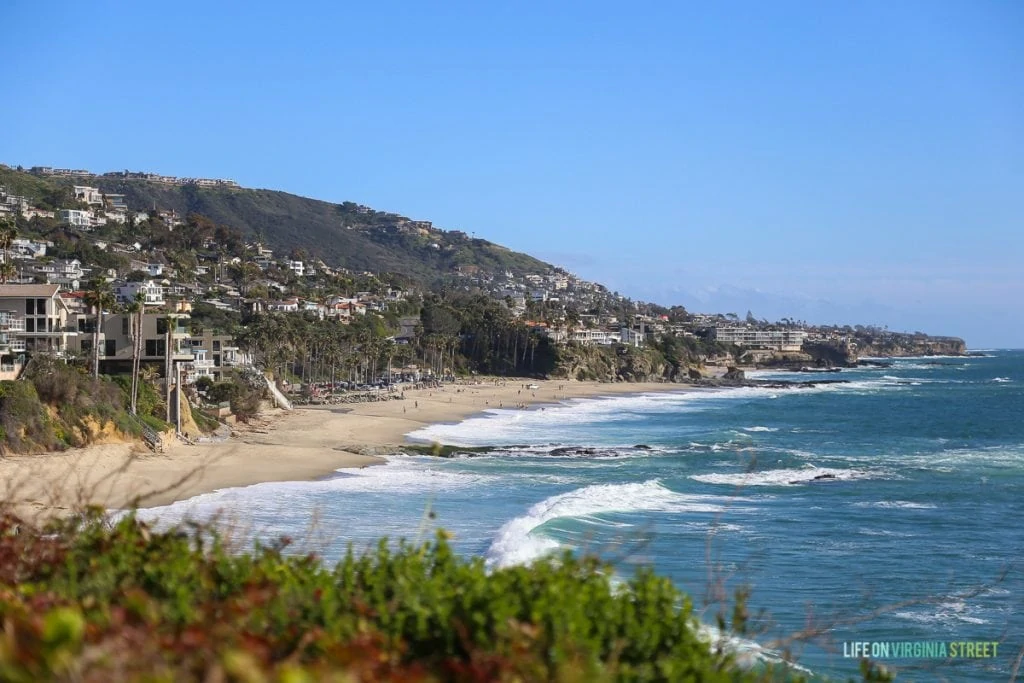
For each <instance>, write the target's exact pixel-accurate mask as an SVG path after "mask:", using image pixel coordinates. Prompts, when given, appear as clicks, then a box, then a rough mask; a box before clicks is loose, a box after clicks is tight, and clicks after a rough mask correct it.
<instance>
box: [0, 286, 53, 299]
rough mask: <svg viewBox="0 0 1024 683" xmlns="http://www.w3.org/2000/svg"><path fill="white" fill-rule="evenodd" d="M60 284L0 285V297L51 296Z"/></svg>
mask: <svg viewBox="0 0 1024 683" xmlns="http://www.w3.org/2000/svg"><path fill="white" fill-rule="evenodd" d="M58 291H60V285H0V297H22V296H53V295H54V294H56V293H57V292H58Z"/></svg>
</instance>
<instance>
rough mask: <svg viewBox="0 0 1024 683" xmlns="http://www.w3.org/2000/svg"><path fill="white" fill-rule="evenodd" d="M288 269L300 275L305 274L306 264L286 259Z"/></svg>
mask: <svg viewBox="0 0 1024 683" xmlns="http://www.w3.org/2000/svg"><path fill="white" fill-rule="evenodd" d="M288 269H289V270H291V271H292V272H293V273H295V274H296V275H298V276H299V277H302V276H304V275H305V274H306V264H304V263H303V262H302V261H288Z"/></svg>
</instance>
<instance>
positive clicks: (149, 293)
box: [114, 280, 166, 306]
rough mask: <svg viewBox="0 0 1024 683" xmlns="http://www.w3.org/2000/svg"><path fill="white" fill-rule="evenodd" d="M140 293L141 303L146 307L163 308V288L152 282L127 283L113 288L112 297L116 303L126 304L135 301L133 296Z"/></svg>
mask: <svg viewBox="0 0 1024 683" xmlns="http://www.w3.org/2000/svg"><path fill="white" fill-rule="evenodd" d="M138 292H142V297H143V301H144V302H145V304H146V305H147V306H163V305H164V304H165V303H166V302H165V301H164V288H163V286H162V285H160V284H159V283H157V282H154V281H153V280H146V281H144V282H127V283H125V284H123V285H119V286H117V287H115V288H114V296H116V297H117V301H118V303H122V304H127V303H131V302H132V301H134V300H135V294H136V293H138Z"/></svg>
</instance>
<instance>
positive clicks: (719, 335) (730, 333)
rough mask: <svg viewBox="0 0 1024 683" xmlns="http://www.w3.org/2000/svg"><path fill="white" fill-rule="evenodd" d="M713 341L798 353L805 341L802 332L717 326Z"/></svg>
mask: <svg viewBox="0 0 1024 683" xmlns="http://www.w3.org/2000/svg"><path fill="white" fill-rule="evenodd" d="M714 339H715V341H720V342H725V343H731V344H736V345H737V346H743V347H745V348H748V349H765V350H773V351H799V350H800V348H801V347H802V346H803V344H804V340H806V339H807V332H806V331H804V330H761V329H757V328H754V327H737V326H729V327H726V326H718V327H715V328H714Z"/></svg>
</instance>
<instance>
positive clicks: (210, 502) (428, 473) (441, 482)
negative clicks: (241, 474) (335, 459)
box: [140, 456, 496, 521]
mask: <svg viewBox="0 0 1024 683" xmlns="http://www.w3.org/2000/svg"><path fill="white" fill-rule="evenodd" d="M495 479H496V477H495V476H494V475H487V474H477V473H468V472H457V471H453V470H449V469H444V468H438V467H437V459H436V458H430V457H424V456H419V457H405V456H391V457H389V458H388V459H387V462H386V463H385V464H384V465H378V466H375V467H364V468H359V469H343V470H339V471H338V476H336V477H333V478H330V479H320V480H316V481H282V482H266V483H262V484H254V485H252V486H245V487H239V488H228V489H219V490H217V491H213V492H212V493H205V494H202V495H199V496H195V497H193V498H188V499H186V500H182V501H178V502H175V503H172V504H171V505H166V506H163V507H154V508H147V509H145V510H142V511H140V514H142V515H143V516H145V517H147V518H151V519H152V518H159V519H161V520H165V521H177V520H181V519H209V518H210V517H212V516H214V515H216V514H218V513H221V512H226V513H229V514H230V513H239V514H244V511H245V510H246V509H248V508H250V507H253V506H258V507H259V508H261V509H268V508H271V509H273V508H279V509H281V510H282V511H288V510H291V509H293V508H294V506H302V505H305V504H306V503H307V502H308V501H309V500H310V495H311V494H317V493H324V492H327V493H333V492H338V493H342V492H348V491H352V492H355V491H358V492H366V493H388V492H392V491H401V492H402V493H436V492H443V491H451V490H455V489H463V488H467V487H471V486H478V485H486V484H487V483H489V482H491V481H494V480H495Z"/></svg>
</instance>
